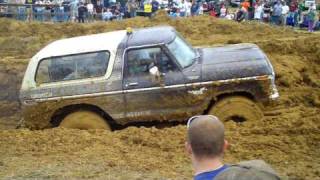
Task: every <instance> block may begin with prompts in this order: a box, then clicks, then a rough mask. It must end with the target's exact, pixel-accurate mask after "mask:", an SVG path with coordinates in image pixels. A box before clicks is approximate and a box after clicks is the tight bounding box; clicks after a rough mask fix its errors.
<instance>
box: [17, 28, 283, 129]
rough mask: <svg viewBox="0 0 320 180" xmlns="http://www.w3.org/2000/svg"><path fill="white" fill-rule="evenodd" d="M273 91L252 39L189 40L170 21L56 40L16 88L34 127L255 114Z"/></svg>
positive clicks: (266, 67) (251, 117)
mask: <svg viewBox="0 0 320 180" xmlns="http://www.w3.org/2000/svg"><path fill="white" fill-rule="evenodd" d="M278 96H279V95H278V91H277V89H276V86H275V74H274V71H273V68H272V65H271V63H270V61H269V60H268V58H267V56H266V55H265V54H264V53H263V52H262V51H261V50H260V49H259V48H258V47H257V46H256V45H254V44H236V45H227V46H218V47H205V48H193V47H192V46H190V45H189V44H188V43H187V42H186V41H185V40H184V39H183V38H182V36H181V35H179V33H178V32H177V31H176V30H175V29H174V28H172V27H169V26H161V27H151V28H142V29H134V30H127V31H126V30H121V31H115V32H108V33H102V34H95V35H88V36H81V37H75V38H69V39H63V40H58V41H55V42H53V43H51V44H49V45H47V46H46V47H44V48H43V49H42V50H40V51H39V52H38V53H37V54H36V55H35V56H34V57H32V59H31V60H30V62H29V65H28V67H27V70H26V72H25V76H24V79H23V83H22V87H21V91H20V100H21V103H22V107H23V117H24V119H23V120H24V121H23V122H24V124H25V125H26V126H27V127H29V128H32V129H41V128H48V127H56V126H62V127H67V128H80V129H91V128H93V129H95V128H102V129H112V128H113V127H114V126H115V125H125V124H128V123H133V122H146V121H183V120H186V119H187V118H188V117H190V116H192V115H196V114H213V115H216V116H218V117H219V118H220V119H221V120H223V121H228V120H233V121H236V122H242V121H246V120H247V121H249V120H259V119H261V118H262V117H263V112H262V108H263V107H264V106H265V105H268V104H269V102H271V101H273V100H274V99H276V98H277V97H278Z"/></svg>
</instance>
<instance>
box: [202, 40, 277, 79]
mask: <svg viewBox="0 0 320 180" xmlns="http://www.w3.org/2000/svg"><path fill="white" fill-rule="evenodd" d="M200 54H201V63H202V80H203V81H212V80H226V79H234V78H244V77H254V76H261V75H273V69H272V66H271V64H270V61H269V60H268V58H267V56H266V55H265V54H264V53H263V52H262V51H261V50H260V49H259V47H258V46H257V45H255V44H236V45H227V46H222V47H214V48H201V49H200Z"/></svg>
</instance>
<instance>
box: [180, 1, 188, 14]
mask: <svg viewBox="0 0 320 180" xmlns="http://www.w3.org/2000/svg"><path fill="white" fill-rule="evenodd" d="M178 7H179V13H180V14H179V15H180V17H185V16H186V12H187V9H188V5H187V3H186V2H185V0H182V1H181V3H180V4H179V6H178Z"/></svg>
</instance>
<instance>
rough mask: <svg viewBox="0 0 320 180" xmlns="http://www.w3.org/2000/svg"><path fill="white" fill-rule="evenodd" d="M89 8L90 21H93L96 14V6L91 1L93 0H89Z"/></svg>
mask: <svg viewBox="0 0 320 180" xmlns="http://www.w3.org/2000/svg"><path fill="white" fill-rule="evenodd" d="M87 9H88V21H89V22H92V21H93V15H94V6H93V4H92V3H91V1H89V3H88V4H87Z"/></svg>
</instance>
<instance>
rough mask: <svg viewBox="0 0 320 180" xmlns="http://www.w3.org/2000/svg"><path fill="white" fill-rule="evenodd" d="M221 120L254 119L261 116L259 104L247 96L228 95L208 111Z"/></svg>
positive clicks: (240, 120)
mask: <svg viewBox="0 0 320 180" xmlns="http://www.w3.org/2000/svg"><path fill="white" fill-rule="evenodd" d="M209 114H212V115H215V116H217V117H218V118H219V119H220V120H221V121H230V120H231V121H235V122H244V121H256V120H260V119H262V117H263V112H262V110H261V109H260V108H259V106H258V105H257V104H256V103H255V102H254V101H252V100H251V99H249V98H246V97H242V96H230V97H226V98H223V99H222V100H220V101H218V102H217V103H216V104H215V105H214V106H213V107H212V108H211V109H210V111H209Z"/></svg>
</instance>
